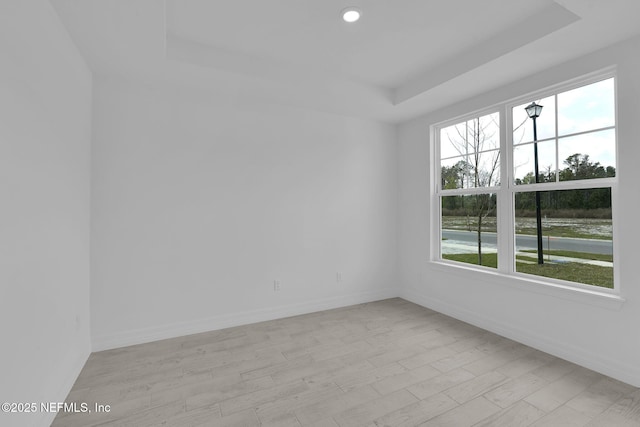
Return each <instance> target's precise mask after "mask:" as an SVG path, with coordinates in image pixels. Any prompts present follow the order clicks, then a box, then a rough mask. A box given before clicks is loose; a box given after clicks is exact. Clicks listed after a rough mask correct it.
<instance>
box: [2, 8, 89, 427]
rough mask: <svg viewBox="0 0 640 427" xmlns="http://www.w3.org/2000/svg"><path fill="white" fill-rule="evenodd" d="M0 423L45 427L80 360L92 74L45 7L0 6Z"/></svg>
mask: <svg viewBox="0 0 640 427" xmlns="http://www.w3.org/2000/svg"><path fill="white" fill-rule="evenodd" d="M0 52H1V53H0V94H2V95H1V96H0V195H1V197H0V206H1V208H0V236H1V237H0V289H1V292H0V325H2V338H1V342H2V351H0V365H1V366H2V370H1V371H0V401H1V402H10V403H11V402H16V403H18V402H20V403H26V402H28V403H32V402H33V403H37V405H38V407H37V411H36V413H31V414H25V413H20V414H11V413H10V414H6V413H4V412H3V413H0V425H7V426H8V425H11V426H26V425H49V424H50V422H51V420H53V417H54V416H55V415H56V414H55V413H54V412H46V411H43V410H41V408H40V406H39V405H40V403H43V402H61V401H64V399H65V398H66V396H67V393H68V392H69V389H70V388H71V386H72V384H73V381H75V379H76V377H77V375H78V373H79V372H80V369H81V368H82V366H83V365H84V362H85V361H86V359H87V357H88V355H89V352H90V337H89V214H90V202H89V190H90V179H89V178H90V177H89V166H90V141H91V88H92V82H91V73H90V72H89V70H88V68H87V67H86V65H85V63H84V61H83V60H82V58H81V57H80V55H79V53H78V52H77V51H76V48H75V46H74V45H73V43H72V42H71V40H70V38H69V37H68V34H67V33H66V30H65V29H64V27H63V26H62V24H61V23H60V22H59V20H58V17H57V15H56V13H55V12H54V10H53V9H52V7H51V5H50V4H49V2H48V1H28V2H27V1H20V0H10V1H3V2H2V3H1V4H0Z"/></svg>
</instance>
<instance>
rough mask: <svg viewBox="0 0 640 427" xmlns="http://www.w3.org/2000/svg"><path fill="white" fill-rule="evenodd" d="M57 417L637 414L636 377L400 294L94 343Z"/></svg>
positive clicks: (598, 419)
mask: <svg viewBox="0 0 640 427" xmlns="http://www.w3.org/2000/svg"><path fill="white" fill-rule="evenodd" d="M67 401H68V402H78V403H81V402H85V403H88V404H89V408H90V409H93V404H94V403H99V404H103V405H111V412H109V413H102V414H98V413H95V412H93V413H86V414H77V413H75V414H72V413H59V414H58V417H57V418H56V419H55V422H54V424H53V425H54V426H65V427H73V426H83V427H84V426H93V425H100V426H135V427H142V426H152V425H153V426H155V425H165V426H205V425H206V426H258V425H265V426H267V425H268V426H278V427H284V426H300V425H303V426H332V427H335V426H368V425H372V426H374V425H375V426H416V425H425V426H438V427H443V426H453V427H464V426H507V427H515V426H529V425H533V426H559V427H568V426H606V427H618V426H640V389H637V388H634V387H631V386H629V385H627V384H624V383H621V382H619V381H616V380H613V379H611V378H609V377H606V376H603V375H600V374H597V373H595V372H593V371H590V370H588V369H585V368H582V367H579V366H577V365H574V364H572V363H569V362H566V361H564V360H561V359H558V358H555V357H553V356H550V355H548V354H545V353H542V352H540V351H537V350H534V349H532V348H530V347H527V346H524V345H521V344H517V343H515V342H513V341H511V340H508V339H505V338H502V337H500V336H497V335H495V334H492V333H489V332H486V331H484V330H482V329H479V328H476V327H473V326H470V325H468V324H466V323H463V322H460V321H457V320H454V319H452V318H450V317H447V316H445V315H442V314H439V313H436V312H434V311H431V310H428V309H425V308H423V307H420V306H418V305H415V304H412V303H409V302H407V301H404V300H401V299H391V300H386V301H380V302H375V303H369V304H361V305H356V306H352V307H346V308H340V309H336V310H329V311H323V312H318V313H313V314H308V315H304V316H297V317H292V318H287V319H281V320H275V321H270V322H264V323H258V324H254V325H248V326H242V327H236V328H230V329H225V330H220V331H214V332H209V333H204V334H198V335H191V336H186V337H181V338H175V339H170V340H164V341H158V342H154V343H149V344H143V345H137V346H131V347H126V348H120V349H116V350H109V351H103V352H99V353H94V354H92V355H91V357H90V358H89V361H88V362H87V364H86V366H85V367H84V369H83V371H82V373H81V374H80V376H79V378H78V380H77V381H76V383H75V385H74V387H73V389H72V391H71V393H70V394H69V397H68V399H67Z"/></svg>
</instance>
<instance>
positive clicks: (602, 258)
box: [520, 249, 613, 262]
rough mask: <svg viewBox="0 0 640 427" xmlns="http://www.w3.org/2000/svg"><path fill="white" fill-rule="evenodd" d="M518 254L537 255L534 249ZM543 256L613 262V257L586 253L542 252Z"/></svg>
mask: <svg viewBox="0 0 640 427" xmlns="http://www.w3.org/2000/svg"><path fill="white" fill-rule="evenodd" d="M520 252H528V253H532V254H535V253H538V251H537V250H535V249H525V250H522V251H520ZM544 254H545V255H555V256H565V257H569V258H580V259H593V260H596V261H609V262H613V255H607V254H591V253H588V252H573V251H544Z"/></svg>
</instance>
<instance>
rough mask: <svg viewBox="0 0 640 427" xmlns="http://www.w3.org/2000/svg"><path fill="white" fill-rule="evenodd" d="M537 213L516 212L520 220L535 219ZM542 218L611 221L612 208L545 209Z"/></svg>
mask: <svg viewBox="0 0 640 427" xmlns="http://www.w3.org/2000/svg"><path fill="white" fill-rule="evenodd" d="M535 216H536V211H535V210H529V209H518V210H516V217H518V218H535ZM542 216H547V217H549V218H584V219H611V218H612V217H611V208H602V209H543V210H542Z"/></svg>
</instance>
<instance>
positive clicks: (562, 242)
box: [442, 230, 613, 255]
mask: <svg viewBox="0 0 640 427" xmlns="http://www.w3.org/2000/svg"><path fill="white" fill-rule="evenodd" d="M442 237H443V238H445V239H447V240H452V241H457V242H461V243H469V244H470V245H477V242H478V234H477V233H476V232H475V231H461V230H442ZM482 242H483V243H485V244H488V245H493V246H495V245H496V233H490V232H483V233H482ZM542 243H543V247H544V249H545V250H547V249H551V250H561V251H575V252H588V253H592V254H609V255H610V254H613V242H612V241H611V240H596V239H577V238H571V237H550V238H547V237H546V236H542ZM537 248H538V243H537V239H536V236H529V235H524V234H516V249H517V250H522V249H537Z"/></svg>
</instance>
